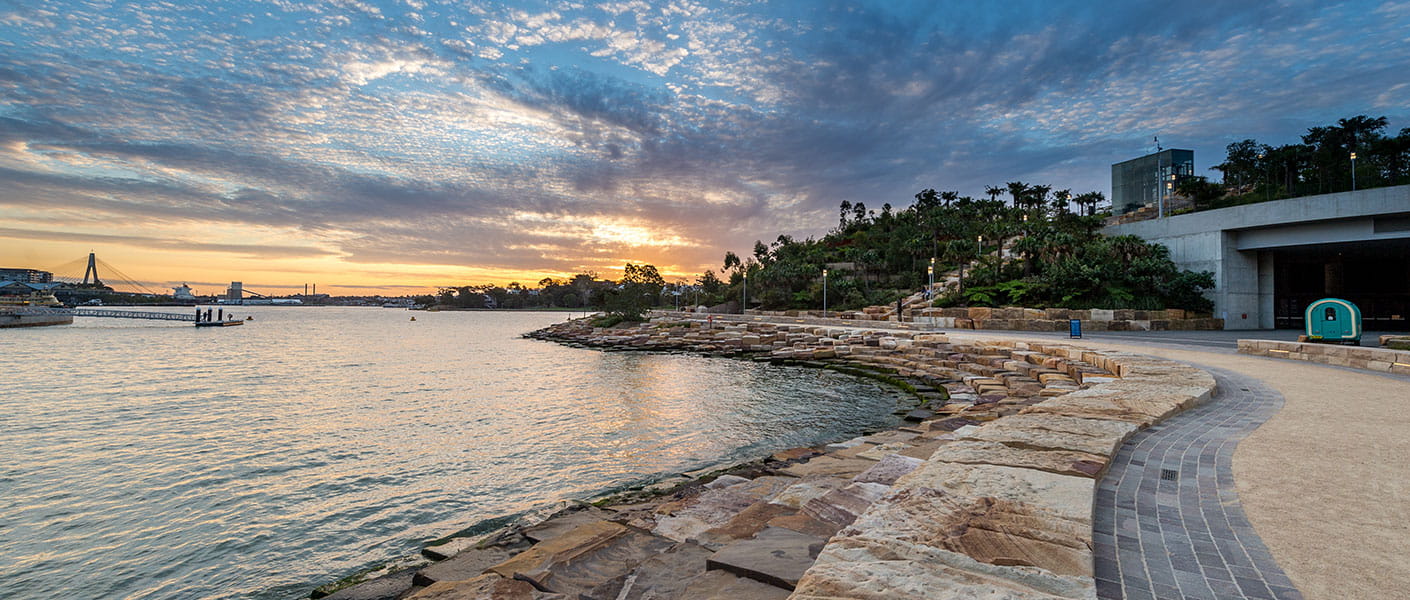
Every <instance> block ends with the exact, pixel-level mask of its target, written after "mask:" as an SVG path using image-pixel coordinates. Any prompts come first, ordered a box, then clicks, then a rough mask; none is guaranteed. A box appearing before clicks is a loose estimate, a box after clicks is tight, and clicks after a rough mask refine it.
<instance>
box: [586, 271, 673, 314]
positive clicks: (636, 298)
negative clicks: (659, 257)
mask: <svg viewBox="0 0 1410 600" xmlns="http://www.w3.org/2000/svg"><path fill="white" fill-rule="evenodd" d="M664 285H666V281H665V280H664V279H662V278H661V274H660V273H659V272H658V271H657V270H656V267H655V266H654V265H648V264H642V265H634V264H632V263H627V265H626V267H624V268H623V269H622V281H621V282H620V283H618V284H617V286H616V287H609V288H607V289H606V290H605V292H604V294H603V298H602V303H601V306H602V308H603V310H605V311H606V312H607V315H608V316H609V317H615V318H618V319H621V320H623V321H640V320H641V319H642V318H643V317H644V316H645V315H646V311H647V309H649V308H651V306H652V305H653V304H655V302H656V299H657V298H658V297H659V296H660V295H661V288H662V286H664Z"/></svg>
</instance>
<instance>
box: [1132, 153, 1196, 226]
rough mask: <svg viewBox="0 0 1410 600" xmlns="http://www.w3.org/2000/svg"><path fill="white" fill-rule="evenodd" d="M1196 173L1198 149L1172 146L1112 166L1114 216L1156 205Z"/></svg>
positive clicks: (1168, 197) (1166, 199) (1167, 198)
mask: <svg viewBox="0 0 1410 600" xmlns="http://www.w3.org/2000/svg"><path fill="white" fill-rule="evenodd" d="M1194 174H1195V151H1194V150H1178V149H1175V148H1171V149H1168V150H1161V151H1160V152H1156V153H1155V154H1147V155H1145V156H1142V157H1140V158H1133V159H1131V160H1128V161H1126V162H1119V163H1116V164H1114V165H1112V166H1111V212H1112V214H1114V215H1124V214H1126V213H1129V212H1132V211H1135V210H1139V209H1140V208H1141V207H1143V206H1147V205H1150V206H1156V205H1157V204H1158V203H1160V202H1165V201H1168V200H1169V199H1170V196H1171V195H1173V194H1174V193H1175V188H1176V187H1178V186H1179V185H1180V182H1181V181H1184V180H1185V179H1186V178H1189V177H1193V176H1194Z"/></svg>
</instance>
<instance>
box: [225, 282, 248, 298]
mask: <svg viewBox="0 0 1410 600" xmlns="http://www.w3.org/2000/svg"><path fill="white" fill-rule="evenodd" d="M225 299H226V300H243V299H245V284H244V283H242V282H239V281H232V282H230V288H229V289H227V290H225Z"/></svg>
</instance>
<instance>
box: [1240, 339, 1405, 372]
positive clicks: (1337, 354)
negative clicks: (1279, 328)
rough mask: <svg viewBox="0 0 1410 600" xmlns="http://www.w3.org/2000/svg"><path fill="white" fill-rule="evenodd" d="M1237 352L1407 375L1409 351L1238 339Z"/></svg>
mask: <svg viewBox="0 0 1410 600" xmlns="http://www.w3.org/2000/svg"><path fill="white" fill-rule="evenodd" d="M1239 353H1240V354H1252V355H1254V356H1269V357H1272V358H1286V359H1290V360H1305V361H1308V362H1315V363H1322V364H1325V365H1335V366H1338V367H1351V368H1353V369H1366V370H1369V371H1380V372H1383V373H1396V374H1399V375H1410V350H1391V349H1388V348H1363V347H1360V346H1342V345H1339V344H1316V343H1310V342H1281V341H1277V340H1239Z"/></svg>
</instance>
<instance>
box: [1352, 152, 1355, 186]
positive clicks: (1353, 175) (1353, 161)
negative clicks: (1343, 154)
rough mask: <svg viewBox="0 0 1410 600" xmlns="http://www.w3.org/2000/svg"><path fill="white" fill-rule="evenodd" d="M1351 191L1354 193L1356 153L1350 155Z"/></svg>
mask: <svg viewBox="0 0 1410 600" xmlns="http://www.w3.org/2000/svg"><path fill="white" fill-rule="evenodd" d="M1351 191H1353V192H1354V191H1356V153H1355V152H1352V153H1351Z"/></svg>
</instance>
